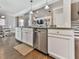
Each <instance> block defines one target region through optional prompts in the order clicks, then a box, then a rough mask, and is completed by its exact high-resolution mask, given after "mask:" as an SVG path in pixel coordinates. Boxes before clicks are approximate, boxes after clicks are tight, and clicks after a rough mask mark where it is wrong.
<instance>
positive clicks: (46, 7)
mask: <svg viewBox="0 0 79 59" xmlns="http://www.w3.org/2000/svg"><path fill="white" fill-rule="evenodd" d="M45 9H46V10H48V9H49V6H48V1H47V0H46V6H45Z"/></svg>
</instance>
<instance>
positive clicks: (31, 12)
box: [30, 0, 33, 14]
mask: <svg viewBox="0 0 79 59" xmlns="http://www.w3.org/2000/svg"><path fill="white" fill-rule="evenodd" d="M30 3H31V11H30V14H33V11H32V3H33V0H31V1H30Z"/></svg>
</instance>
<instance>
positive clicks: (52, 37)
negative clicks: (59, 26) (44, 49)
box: [48, 29, 75, 59]
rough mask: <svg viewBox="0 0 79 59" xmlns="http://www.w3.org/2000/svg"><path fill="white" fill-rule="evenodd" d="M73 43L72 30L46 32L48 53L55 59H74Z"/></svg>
mask: <svg viewBox="0 0 79 59" xmlns="http://www.w3.org/2000/svg"><path fill="white" fill-rule="evenodd" d="M68 32H71V33H68ZM74 42H75V41H74V35H73V31H72V30H69V31H68V30H67V31H66V30H65V31H64V30H56V29H55V30H53V31H52V30H48V53H49V55H50V56H52V57H54V58H56V59H75V44H74Z"/></svg>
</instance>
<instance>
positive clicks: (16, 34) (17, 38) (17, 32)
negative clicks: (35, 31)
mask: <svg viewBox="0 0 79 59" xmlns="http://www.w3.org/2000/svg"><path fill="white" fill-rule="evenodd" d="M15 30H16V31H15V38H16V40H20V41H21V33H22V32H21V28H16V29H15Z"/></svg>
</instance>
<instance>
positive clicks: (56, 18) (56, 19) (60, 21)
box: [53, 8, 65, 27]
mask: <svg viewBox="0 0 79 59" xmlns="http://www.w3.org/2000/svg"><path fill="white" fill-rule="evenodd" d="M63 16H64V15H63V8H60V9H57V10H53V24H54V25H56V27H65V20H64V17H63Z"/></svg>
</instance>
